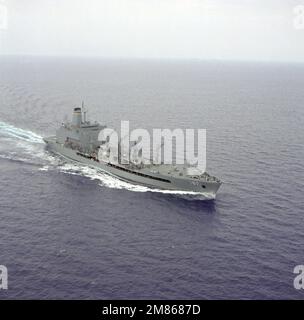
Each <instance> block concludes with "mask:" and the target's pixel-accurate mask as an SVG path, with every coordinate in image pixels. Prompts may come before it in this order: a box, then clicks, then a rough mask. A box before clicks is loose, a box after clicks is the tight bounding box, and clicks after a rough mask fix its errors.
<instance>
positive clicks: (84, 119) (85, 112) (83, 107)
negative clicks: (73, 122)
mask: <svg viewBox="0 0 304 320" xmlns="http://www.w3.org/2000/svg"><path fill="white" fill-rule="evenodd" d="M81 109H82V112H83V122H84V123H86V122H87V112H88V111H87V110H86V109H85V106H84V101H82V104H81Z"/></svg>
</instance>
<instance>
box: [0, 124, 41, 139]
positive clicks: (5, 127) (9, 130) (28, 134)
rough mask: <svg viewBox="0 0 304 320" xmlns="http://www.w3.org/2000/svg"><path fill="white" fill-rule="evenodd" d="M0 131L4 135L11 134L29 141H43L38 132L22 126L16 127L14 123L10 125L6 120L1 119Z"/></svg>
mask: <svg viewBox="0 0 304 320" xmlns="http://www.w3.org/2000/svg"><path fill="white" fill-rule="evenodd" d="M0 133H1V134H2V135H6V136H10V137H13V138H17V139H19V140H23V141H28V142H31V143H43V139H42V137H41V136H39V135H38V134H36V133H34V132H32V131H29V130H23V129H20V128H16V127H14V126H13V125H10V124H8V123H5V122H1V121H0Z"/></svg>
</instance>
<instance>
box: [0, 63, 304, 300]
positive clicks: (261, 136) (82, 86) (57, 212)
mask: <svg viewBox="0 0 304 320" xmlns="http://www.w3.org/2000/svg"><path fill="white" fill-rule="evenodd" d="M82 100H85V102H86V104H87V106H88V108H89V111H90V118H91V119H93V120H95V119H96V120H98V121H100V122H101V123H106V124H107V125H108V126H110V127H115V128H116V127H119V125H120V121H121V120H130V121H131V127H133V128H136V127H142V128H147V129H152V128H159V127H161V128H172V129H173V128H177V127H178V128H206V129H207V144H208V150H207V169H208V172H209V173H210V174H213V175H216V176H218V177H219V178H221V179H222V180H223V182H224V184H223V186H222V187H221V189H220V191H219V193H218V197H217V199H216V200H215V201H199V200H192V201H190V200H187V199H184V198H183V197H180V196H177V195H174V194H166V193H159V192H151V190H149V189H146V188H143V187H138V186H132V185H129V184H127V183H122V182H120V181H119V180H116V179H114V178H111V177H109V176H107V175H106V174H102V173H98V172H97V171H96V170H93V169H89V168H85V167H82V166H78V165H75V164H71V163H67V162H64V161H63V160H61V159H58V158H56V157H54V156H52V155H51V154H48V153H47V152H46V151H45V150H44V144H43V143H42V138H41V137H43V136H46V135H51V134H53V133H54V131H55V129H56V128H57V127H58V125H60V123H61V122H62V120H63V118H64V117H65V115H70V112H71V109H72V108H73V107H75V106H77V105H79V104H81V101H82ZM303 128H304V65H297V64H293V65H292V64H291V65H289V64H263V63H261V64H258V63H228V62H227V63H224V62H199V61H192V62H191V61H189V62H187V61H165V60H164V61H153V60H151V61H150V60H124V61H119V60H116V61H115V60H99V59H81V58H73V59H68V58H39V57H23V58H22V57H1V58H0V177H1V180H0V264H1V265H6V266H7V268H8V272H9V290H8V291H3V290H2V291H0V298H2V299H6V298H14V299H19V298H27V299H29V298H38V299H45V298H52V299H53V298H64V299H68V298H72V299H76V298H81V299H82V298H84V299H86V298H93V299H106V298H113V299H115V298H116V299H120V298H127V299H131V298H141V299H144V298H156V299H168V298H171V299H177V298H185V299H190V298H191V299H205V298H208V299H224V298H242V299H249V298H253V299H258V298H259V299H269V298H270V299H273V298H295V299H302V298H303V297H304V295H303V293H302V292H299V291H297V290H295V289H294V287H293V279H294V276H295V275H294V274H293V269H294V267H295V266H296V265H299V264H304V192H303V190H304V171H303V159H304V146H303V142H304V132H303Z"/></svg>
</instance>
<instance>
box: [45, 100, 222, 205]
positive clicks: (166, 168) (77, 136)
mask: <svg viewBox="0 0 304 320" xmlns="http://www.w3.org/2000/svg"><path fill="white" fill-rule="evenodd" d="M105 128H106V126H105V125H101V124H99V123H98V122H97V121H95V122H91V121H89V120H88V119H87V111H86V110H85V109H84V106H83V105H82V107H77V108H74V111H73V117H72V121H68V120H66V121H64V122H63V123H62V124H61V126H60V127H59V129H58V130H57V131H56V135H54V136H50V137H45V138H44V139H43V140H44V142H45V143H46V148H47V150H49V151H50V152H52V153H55V154H57V155H59V156H62V157H64V158H66V159H67V160H68V161H73V162H78V163H81V164H82V165H87V166H89V167H93V168H95V169H97V170H101V171H103V172H105V173H107V174H109V175H112V176H114V177H116V178H118V179H120V180H123V181H126V182H129V183H131V184H134V185H141V186H146V187H148V188H151V189H154V190H155V189H156V190H166V191H169V192H176V193H182V194H184V193H185V194H192V195H200V196H201V198H203V199H215V198H216V194H217V191H218V190H219V188H220V186H221V184H222V182H221V181H220V179H218V178H216V177H214V176H211V175H209V174H208V173H207V172H203V173H201V172H198V171H197V170H193V169H195V168H194V167H193V166H190V165H188V164H187V165H181V164H178V165H173V164H164V163H153V161H151V162H150V163H149V164H145V163H144V162H143V161H139V160H138V159H136V161H130V162H129V163H124V161H121V159H118V161H111V160H110V158H109V155H108V153H107V152H106V151H107V141H100V140H99V133H100V132H101V131H102V130H103V129H105ZM118 147H119V146H118ZM101 150H103V152H101ZM104 151H105V152H104Z"/></svg>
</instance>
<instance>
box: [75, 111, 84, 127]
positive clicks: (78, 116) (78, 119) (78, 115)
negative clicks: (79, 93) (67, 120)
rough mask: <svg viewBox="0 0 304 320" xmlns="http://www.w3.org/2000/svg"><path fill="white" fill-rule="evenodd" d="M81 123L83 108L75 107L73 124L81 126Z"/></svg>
mask: <svg viewBox="0 0 304 320" xmlns="http://www.w3.org/2000/svg"><path fill="white" fill-rule="evenodd" d="M81 123H82V113H81V108H75V109H74V113H73V125H74V126H76V127H80V125H81Z"/></svg>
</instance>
